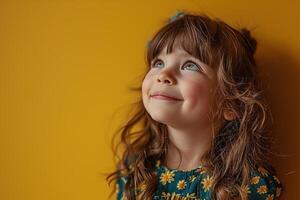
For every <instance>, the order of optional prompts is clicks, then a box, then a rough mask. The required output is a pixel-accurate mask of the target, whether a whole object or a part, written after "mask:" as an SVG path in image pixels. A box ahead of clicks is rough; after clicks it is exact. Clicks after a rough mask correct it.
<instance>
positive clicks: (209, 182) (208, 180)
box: [201, 176, 212, 191]
mask: <svg viewBox="0 0 300 200" xmlns="http://www.w3.org/2000/svg"><path fill="white" fill-rule="evenodd" d="M201 183H202V185H203V188H204V191H207V190H209V189H210V188H211V186H212V177H210V176H207V177H205V178H204V179H203V181H202V182H201Z"/></svg>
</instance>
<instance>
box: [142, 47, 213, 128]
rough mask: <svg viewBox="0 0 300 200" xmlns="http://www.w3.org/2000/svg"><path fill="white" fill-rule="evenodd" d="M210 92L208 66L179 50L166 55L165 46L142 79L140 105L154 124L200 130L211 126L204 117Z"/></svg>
mask: <svg viewBox="0 0 300 200" xmlns="http://www.w3.org/2000/svg"><path fill="white" fill-rule="evenodd" d="M214 89H215V73H214V71H213V70H212V69H211V68H210V67H209V66H207V65H205V64H204V63H202V62H201V61H200V60H198V59H197V58H195V57H193V56H192V55H190V54H188V53H187V52H186V51H184V50H183V49H181V48H176V47H175V48H174V51H173V52H172V53H170V54H166V47H165V48H164V49H163V50H162V52H161V53H160V54H159V55H158V56H157V57H156V58H155V59H153V60H152V63H151V68H150V70H149V72H148V73H147V75H146V76H145V78H144V80H143V83H142V98H143V104H144V106H145V108H146V110H147V112H148V113H149V114H150V115H151V117H152V118H153V119H154V120H156V121H158V122H161V123H164V124H167V125H170V126H173V127H178V128H179V127H181V128H183V127H187V126H188V127H190V126H195V125H196V126H199V127H203V126H206V125H208V124H211V122H210V120H209V116H208V115H209V112H210V108H211V106H212V102H213V92H214ZM165 96H169V97H173V98H168V97H165ZM175 98H176V99H175Z"/></svg>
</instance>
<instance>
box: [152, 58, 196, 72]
mask: <svg viewBox="0 0 300 200" xmlns="http://www.w3.org/2000/svg"><path fill="white" fill-rule="evenodd" d="M157 61H162V60H161V59H154V60H153V61H152V62H151V63H152V64H151V67H154V66H155V64H156V62H157ZM187 63H193V64H194V65H196V66H197V68H198V69H199V71H202V69H201V67H199V65H198V64H196V63H195V62H194V61H191V60H187V61H186V62H185V63H184V64H183V67H184V66H185V65H186V64H187Z"/></svg>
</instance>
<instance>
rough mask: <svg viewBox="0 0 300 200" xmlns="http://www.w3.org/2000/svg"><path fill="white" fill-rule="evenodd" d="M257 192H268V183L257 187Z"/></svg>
mask: <svg viewBox="0 0 300 200" xmlns="http://www.w3.org/2000/svg"><path fill="white" fill-rule="evenodd" d="M257 192H258V193H259V194H264V193H266V192H267V186H266V185H262V186H260V187H259V188H257Z"/></svg>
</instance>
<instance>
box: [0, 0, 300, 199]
mask: <svg viewBox="0 0 300 200" xmlns="http://www.w3.org/2000/svg"><path fill="white" fill-rule="evenodd" d="M299 8H300V3H297V1H296V0H294V1H270V0H266V1H258V0H253V1H220V0H151V1H137V0H126V1H125V0H123V1H115V0H110V1H108V0H107V1H100V0H98V1H96V0H95V1H92V0H85V1H83V0H81V1H80V0H72V1H71V0H69V1H67V0H65V1H62V0H60V1H59V0H56V1H53V0H51V1H38V0H36V1H29V0H27V1H13V0H6V1H4V0H1V1H0V82H1V84H0V98H1V100H0V101H1V102H0V106H1V108H0V113H1V115H0V117H1V120H0V137H1V138H0V199H1V200H21V199H22V200H83V199H89V200H92V199H95V200H96V199H106V197H107V196H108V194H109V188H108V186H107V183H106V182H105V180H104V176H103V173H106V172H108V171H109V170H111V169H113V168H112V167H113V161H112V154H111V150H110V140H111V135H112V132H113V131H114V130H115V128H116V127H117V125H119V124H120V122H121V121H122V119H124V118H123V117H122V116H123V114H122V113H126V109H127V105H128V104H129V103H131V102H132V101H133V100H134V98H135V97H137V94H134V93H130V92H128V88H129V87H130V86H133V85H136V83H138V80H139V79H138V76H139V75H140V74H142V73H143V71H144V70H145V63H144V50H145V44H146V42H147V41H148V39H150V37H151V36H152V34H153V33H154V32H155V31H156V30H157V29H158V28H159V27H161V26H162V25H163V22H164V21H165V20H166V19H167V18H169V17H170V16H171V15H173V14H174V13H175V11H176V10H177V9H186V10H191V11H202V12H205V13H207V14H209V15H210V16H213V17H219V18H221V19H223V20H224V21H225V22H227V23H229V24H230V25H232V26H241V27H247V28H252V29H253V32H252V33H253V35H254V36H255V37H256V38H257V40H258V49H257V53H256V58H257V60H258V64H259V72H260V73H261V75H262V77H263V80H264V83H265V84H266V86H267V90H266V94H267V97H268V99H269V102H270V106H271V108H272V110H273V114H274V134H275V135H276V136H277V138H278V140H277V145H276V150H277V153H278V154H280V156H277V157H276V159H274V165H275V167H276V169H277V170H278V172H279V178H280V179H281V180H282V182H283V183H284V184H285V186H286V193H285V194H284V196H283V199H289V200H292V199H297V197H298V195H297V193H296V189H297V187H298V186H297V185H298V184H299V183H298V182H297V180H299V179H300V175H299V169H300V158H299V153H300V150H299V145H300V143H299V138H300V137H299V135H300V134H299V122H300V121H299V118H300V116H299V113H300V112H299V102H300V95H299V94H300V92H299V91H300V90H299V85H300V84H299V83H300V76H299V75H300V56H299V52H300V39H299V38H300V37H299V35H300V24H299V21H300V20H299V18H300V17H299V16H300V14H299ZM115 113H118V114H115Z"/></svg>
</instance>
